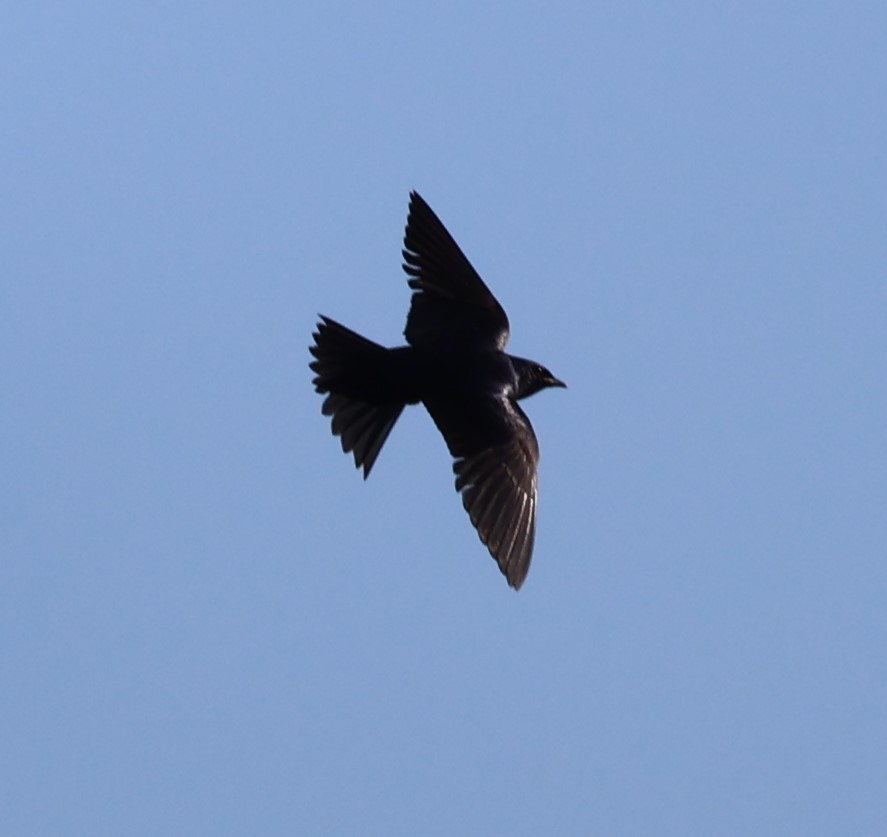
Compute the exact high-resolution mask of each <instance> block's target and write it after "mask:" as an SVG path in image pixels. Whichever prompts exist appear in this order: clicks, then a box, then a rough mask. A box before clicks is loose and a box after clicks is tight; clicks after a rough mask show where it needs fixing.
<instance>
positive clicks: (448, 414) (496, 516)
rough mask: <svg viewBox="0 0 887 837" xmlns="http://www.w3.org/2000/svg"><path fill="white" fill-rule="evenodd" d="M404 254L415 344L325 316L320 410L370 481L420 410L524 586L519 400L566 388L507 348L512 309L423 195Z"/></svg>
mask: <svg viewBox="0 0 887 837" xmlns="http://www.w3.org/2000/svg"><path fill="white" fill-rule="evenodd" d="M403 257H404V262H405V263H404V270H405V271H406V273H407V275H408V276H409V277H410V278H409V281H408V284H409V286H410V287H411V288H412V289H413V297H412V300H411V302H410V311H409V314H408V316H407V324H406V329H405V330H404V336H405V337H406V339H407V343H408V344H409V345H407V346H402V347H398V348H394V349H386V348H385V347H383V346H379V345H378V344H376V343H373V342H372V341H370V340H367V339H366V338H364V337H361V336H360V335H359V334H356V333H355V332H353V331H351V330H350V329H347V328H345V326H343V325H340V324H339V323H337V322H335V321H334V320H331V319H330V318H329V317H323V316H322V317H321V318H320V323H319V324H318V326H317V331H316V333H315V334H314V335H313V336H314V345H313V346H311V348H310V351H311V354H312V355H313V356H314V358H315V359H314V361H313V362H312V363H311V364H310V366H311V369H312V370H313V371H314V372H315V374H316V377H315V378H314V386H315V388H316V390H317V392H319V393H322V394H325V395H326V398H325V400H324V402H323V408H322V410H323V414H324V415H327V416H331V417H332V429H333V433H334V434H335V435H337V436H340V437H341V440H342V448H343V450H344V451H345V452H346V453H347V452H349V451H350V452H351V453H353V454H354V461H355V464H356V465H357V467H359V468H360V467H362V468H363V472H364V478H366V477H368V476H369V474H370V471H371V470H372V467H373V464H374V463H375V461H376V457H377V456H378V455H379V451H380V450H381V448H382V445H383V444H384V442H385V439H386V438H388V434H389V433H390V432H391V428H392V427H393V426H394V423H395V422H396V421H397V419H398V416H400V413H401V411H402V410H403V408H404V406H406V405H407V404H417V403H419V402H422V403H423V404H424V405H425V407H426V408H427V410H428V412H429V413H430V414H431V418H432V419H434V423H435V424H436V425H437V427H438V429H439V430H440V432H441V433H442V434H443V437H444V439H445V440H446V443H447V447H448V448H449V450H450V453H451V454H452V455H453V456H454V457H455V460H456V461H455V463H454V464H453V470H454V472H455V474H456V489H457V490H458V491H460V492H461V493H462V503H463V505H464V506H465V509H466V510H467V511H468V514H469V516H470V518H471V522H472V523H473V524H474V526H475V528H476V529H477V532H478V534H479V535H480V538H481V540H482V541H483V542H484V543H485V544H486V545H487V547H488V549H489V550H490V553H491V554H492V556H493V557H494V558H495V559H496V562H497V563H498V564H499V569H501V570H502V572H503V574H504V575H505V577H506V578H507V579H508V583H509V584H510V585H511V586H512V587H514V588H515V589H517V588H519V587H520V586H521V584H522V583H523V581H524V579H525V578H526V575H527V571H528V570H529V568H530V559H531V557H532V554H533V540H534V535H535V531H536V497H537V486H538V478H537V469H538V464H539V446H538V444H537V442H536V435H535V434H534V433H533V428H532V426H531V425H530V421H529V419H528V418H527V416H526V415H525V414H524V411H523V410H522V409H521V408H520V407H519V406H518V404H517V402H518V401H519V400H520V399H522V398H526V397H527V396H529V395H533V394H534V393H536V392H538V391H539V390H541V389H545V388H546V387H562V386H565V385H564V384H563V383H562V382H561V381H559V380H558V379H557V378H555V377H554V375H552V374H551V372H549V371H548V370H547V369H546V368H545V367H544V366H540V365H539V364H538V363H534V362H533V361H530V360H524V359H523V358H519V357H513V356H512V355H508V354H506V353H505V352H504V351H503V350H504V348H505V344H506V343H507V342H508V317H507V316H506V314H505V311H504V310H503V309H502V306H501V305H500V304H499V303H498V301H497V300H496V298H495V297H494V296H493V294H492V293H490V290H489V288H487V286H486V285H485V284H484V282H483V280H482V279H481V278H480V276H478V274H477V272H476V271H475V269H474V268H473V267H472V266H471V263H470V262H469V261H468V259H467V258H466V257H465V255H464V254H463V252H462V251H461V250H460V249H459V246H458V245H457V244H456V242H455V241H454V240H453V238H452V236H451V235H450V234H449V233H448V232H447V230H446V228H445V227H444V225H443V224H442V223H441V222H440V219H439V218H438V217H437V216H436V215H435V214H434V212H432V210H431V207H429V206H428V204H427V203H425V201H424V200H423V199H422V198H421V197H420V196H419V195H418V193H416V192H412V193H411V194H410V210H409V216H408V218H407V226H406V233H405V235H404V251H403Z"/></svg>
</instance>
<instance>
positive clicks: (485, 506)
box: [425, 397, 539, 589]
mask: <svg viewBox="0 0 887 837" xmlns="http://www.w3.org/2000/svg"><path fill="white" fill-rule="evenodd" d="M425 406H426V407H427V408H428V412H429V413H431V416H432V418H433V419H434V423H435V424H436V425H437V426H438V428H439V429H440V431H441V433H443V436H444V439H446V442H447V446H448V447H449V449H450V453H451V454H452V455H453V456H454V457H455V458H456V461H455V462H454V463H453V471H454V472H455V474H456V490H457V491H460V492H461V493H462V505H463V506H465V510H466V511H467V512H468V516H469V517H470V518H471V522H472V524H474V527H475V529H477V533H478V535H479V536H480V539H481V540H482V541H483V542H484V543H485V544H486V546H487V548H488V549H489V550H490V554H491V555H492V556H493V558H495V559H496V563H497V564H498V565H499V569H500V570H501V571H502V573H503V575H504V576H505V577H506V578H507V579H508V583H509V584H510V585H511V586H512V587H514V588H515V589H518V588H519V587H520V586H521V584H523V581H524V579H525V578H526V576H527V572H528V571H529V569H530V560H531V558H532V557H533V542H534V539H535V534H536V499H537V495H538V476H537V475H538V464H539V445H538V443H537V442H536V435H535V433H533V428H532V426H531V425H530V420H529V419H528V418H527V416H526V414H525V413H524V411H523V410H521V408H520V407H519V406H518V405H517V404H516V403H514V402H513V401H511V400H510V399H508V398H505V397H495V398H494V397H491V398H487V399H483V400H482V401H476V400H471V401H468V402H466V401H461V402H460V400H459V399H455V400H454V399H453V398H446V399H439V400H433V401H431V402H429V401H426V402H425Z"/></svg>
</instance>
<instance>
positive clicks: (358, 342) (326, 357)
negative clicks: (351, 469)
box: [310, 316, 405, 479]
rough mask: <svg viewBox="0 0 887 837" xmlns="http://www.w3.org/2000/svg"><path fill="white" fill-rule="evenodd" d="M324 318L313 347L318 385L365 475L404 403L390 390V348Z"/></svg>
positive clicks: (326, 409) (327, 411)
mask: <svg viewBox="0 0 887 837" xmlns="http://www.w3.org/2000/svg"><path fill="white" fill-rule="evenodd" d="M320 320H321V321H320V322H319V323H318V325H317V331H316V332H315V333H314V345H313V346H311V347H310V352H311V354H312V355H314V357H315V360H314V361H312V362H311V364H310V368H311V369H312V370H313V371H314V372H315V373H316V377H315V378H314V387H315V389H316V390H317V392H319V393H322V394H326V399H325V400H324V402H323V407H322V412H323V414H324V415H325V416H332V427H333V433H334V434H335V435H336V436H339V437H341V441H342V450H344V451H345V453H349V452H350V453H353V454H354V464H355V465H356V466H357V467H358V468H361V467H362V468H363V477H364V479H366V478H367V477H368V476H369V475H370V471H371V470H372V467H373V464H374V463H375V461H376V457H377V456H378V455H379V451H380V450H381V449H382V445H383V444H385V440H386V439H387V438H388V434H389V433H390V432H391V428H392V427H394V423H395V422H396V421H397V419H398V416H400V414H401V411H402V410H403V408H404V406H405V404H404V402H403V401H401V400H397V399H396V398H394V397H393V396H392V393H391V386H390V369H389V367H390V362H389V356H388V349H386V348H385V347H384V346H380V345H379V344H378V343H373V341H372V340H367V339H366V338H365V337H361V336H360V335H359V334H357V333H356V332H353V331H351V329H349V328H345V326H343V325H341V324H339V323H337V322H336V321H335V320H331V319H330V318H329V317H323V316H321V318H320Z"/></svg>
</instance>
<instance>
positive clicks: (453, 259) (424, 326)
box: [403, 192, 508, 349]
mask: <svg viewBox="0 0 887 837" xmlns="http://www.w3.org/2000/svg"><path fill="white" fill-rule="evenodd" d="M403 243H404V250H403V258H404V266H403V269H404V271H406V273H407V275H408V276H410V277H411V278H410V279H409V280H408V283H407V284H409V286H410V287H411V288H412V289H413V291H414V293H413V297H412V300H411V302H410V312H409V314H408V315H407V325H406V328H405V329H404V336H405V337H406V339H407V342H408V343H410V344H412V345H413V346H421V347H434V348H439V349H450V348H453V349H456V348H458V349H464V348H466V347H470V346H477V347H487V348H498V349H503V348H505V344H506V343H507V342H508V317H507V316H506V314H505V311H504V309H503V308H502V306H501V305H500V304H499V302H498V301H497V300H496V297H494V296H493V294H492V293H490V289H489V288H488V287H487V286H486V285H485V284H484V281H483V279H481V278H480V276H479V275H478V273H477V271H476V270H475V269H474V268H473V267H472V266H471V262H469V261H468V259H467V258H466V257H465V254H464V253H463V252H462V250H461V249H460V248H459V245H458V244H456V242H455V241H454V239H453V237H452V236H451V235H450V234H449V232H447V229H446V227H444V225H443V224H442V223H441V221H440V219H439V218H438V217H437V215H435V214H434V212H433V211H432V209H431V207H430V206H428V204H427V203H425V201H424V200H423V199H422V197H421V196H420V195H419V193H418V192H411V193H410V211H409V216H408V217H407V226H406V231H405V233H404V242H403Z"/></svg>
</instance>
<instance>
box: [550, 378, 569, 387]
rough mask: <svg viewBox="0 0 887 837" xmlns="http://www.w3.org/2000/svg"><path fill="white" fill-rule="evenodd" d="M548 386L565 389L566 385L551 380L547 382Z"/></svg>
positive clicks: (556, 380) (553, 379)
mask: <svg viewBox="0 0 887 837" xmlns="http://www.w3.org/2000/svg"><path fill="white" fill-rule="evenodd" d="M548 385H549V386H552V387H563V388H564V389H566V388H567V385H566V384H565V383H564V382H563V381H559V380H558V379H557V378H552V379H551V380H550V381H549V382H548Z"/></svg>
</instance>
